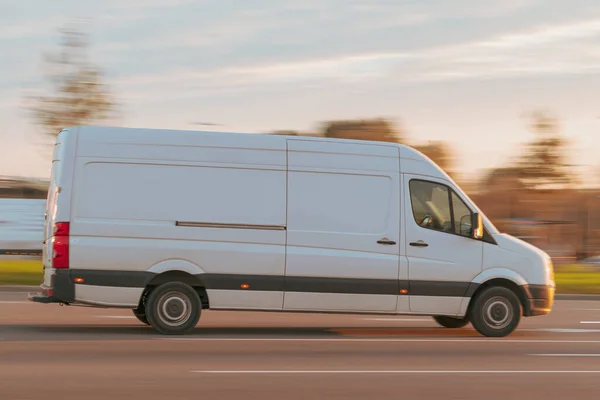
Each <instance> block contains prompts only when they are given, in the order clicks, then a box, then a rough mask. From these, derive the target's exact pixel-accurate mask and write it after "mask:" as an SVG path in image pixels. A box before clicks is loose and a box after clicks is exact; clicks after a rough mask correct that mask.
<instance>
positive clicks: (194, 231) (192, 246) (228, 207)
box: [70, 130, 287, 309]
mask: <svg viewBox="0 0 600 400" xmlns="http://www.w3.org/2000/svg"><path fill="white" fill-rule="evenodd" d="M118 134H119V133H118V132H113V131H112V130H107V131H105V132H102V131H101V130H96V131H92V132H87V135H82V143H81V146H80V147H79V149H78V150H79V151H78V157H77V168H76V175H75V188H76V192H75V195H74V198H73V210H72V220H71V238H72V239H71V240H72V244H71V255H70V257H71V273H72V274H77V273H79V274H80V275H81V276H82V278H84V281H85V284H84V285H78V286H77V287H76V298H77V300H78V301H81V302H90V303H93V304H113V305H121V306H135V305H137V304H138V302H139V299H140V296H141V294H142V292H143V289H144V287H145V285H146V284H147V283H148V282H149V281H150V280H151V279H152V278H153V276H155V273H153V272H151V270H153V269H156V267H154V266H156V265H161V264H162V265H178V264H182V265H183V264H184V265H195V266H197V267H198V271H203V272H204V273H205V274H200V275H197V277H198V279H199V282H203V283H205V284H206V289H207V293H208V296H209V299H210V306H211V308H216V309H218V308H237V307H239V308H271V309H281V308H282V306H283V289H282V288H277V287H271V288H269V289H270V290H264V291H261V290H252V289H254V288H252V287H251V288H250V290H247V291H241V290H240V288H239V285H238V287H237V288H232V286H231V282H232V281H231V280H228V279H227V277H236V276H243V275H246V274H252V275H258V276H268V277H270V278H272V277H279V278H280V280H281V281H282V280H283V275H284V267H285V240H286V238H285V223H286V180H287V177H286V152H285V142H277V141H264V142H261V141H260V140H258V141H257V140H256V139H255V140H254V141H253V142H252V143H251V144H252V145H248V144H244V141H247V139H246V138H241V139H240V140H233V139H232V138H231V137H229V136H228V135H224V136H221V137H219V135H212V134H207V135H203V134H196V135H195V136H189V134H188V133H187V132H183V133H180V134H178V133H177V132H173V135H175V136H174V137H172V138H171V140H170V141H165V139H164V137H163V136H162V135H165V133H162V135H158V134H157V133H156V132H154V131H151V130H150V131H146V132H145V133H143V134H141V133H138V132H137V131H136V130H123V131H121V132H120V134H121V136H119V137H116V136H118ZM178 135H179V136H178ZM240 136H244V135H240ZM248 136H251V135H248ZM183 139H185V145H184V144H181V145H176V144H177V143H178V142H183V141H184V140H183ZM261 143H262V144H261ZM244 145H245V146H246V147H245V148H240V146H244ZM173 260H180V261H181V263H177V262H172V261H173ZM167 261H169V262H168V263H167ZM188 269H189V268H188ZM163 270H164V268H163V269H161V271H162V272H165V271H163ZM107 272H108V273H107ZM107 280H108V282H107ZM83 286H85V287H83ZM92 287H96V288H98V289H97V290H96V288H92ZM100 288H101V289H100ZM229 292H233V293H235V296H233V297H231V296H228V295H227V294H228V293H229ZM117 300H118V301H117ZM117 303H118V304H117Z"/></svg>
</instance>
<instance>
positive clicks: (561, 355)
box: [527, 354, 600, 357]
mask: <svg viewBox="0 0 600 400" xmlns="http://www.w3.org/2000/svg"><path fill="white" fill-rule="evenodd" d="M527 355H528V356H536V357H600V354H527Z"/></svg>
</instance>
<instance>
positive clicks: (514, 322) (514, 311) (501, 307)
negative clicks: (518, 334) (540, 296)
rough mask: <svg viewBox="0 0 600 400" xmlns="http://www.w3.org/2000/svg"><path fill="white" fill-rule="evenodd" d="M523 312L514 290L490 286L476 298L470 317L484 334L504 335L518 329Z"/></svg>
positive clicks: (492, 335)
mask: <svg viewBox="0 0 600 400" xmlns="http://www.w3.org/2000/svg"><path fill="white" fill-rule="evenodd" d="M521 314H522V310H521V303H520V301H519V298H518V297H517V295H516V294H515V293H514V292H513V291H512V290H510V289H507V288H504V287H490V288H487V289H485V290H484V291H482V292H481V293H480V294H479V295H478V296H477V297H476V298H475V299H474V303H473V306H472V307H471V312H470V316H471V318H470V319H471V323H472V324H473V327H474V328H475V329H476V330H477V331H478V332H479V333H481V334H482V335H484V336H488V337H504V336H508V335H510V334H511V333H512V332H513V331H514V330H515V329H517V326H518V325H519V322H520V321H521Z"/></svg>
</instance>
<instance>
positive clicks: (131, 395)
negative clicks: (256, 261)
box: [0, 293, 600, 400]
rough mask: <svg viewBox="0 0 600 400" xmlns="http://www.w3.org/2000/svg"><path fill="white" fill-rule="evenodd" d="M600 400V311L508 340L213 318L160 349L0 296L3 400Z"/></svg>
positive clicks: (134, 333)
mask: <svg viewBox="0 0 600 400" xmlns="http://www.w3.org/2000/svg"><path fill="white" fill-rule="evenodd" d="M599 389H600V302H599V301H558V302H557V303H556V307H555V310H554V312H553V313H552V314H551V315H550V316H547V317H538V318H532V319H524V320H523V322H522V324H521V326H520V327H519V330H518V331H517V332H515V333H514V334H513V335H512V336H510V337H508V338H503V339H488V338H484V337H482V336H480V335H479V334H477V332H475V331H474V330H473V329H472V328H471V327H470V326H468V327H466V328H463V329H459V330H449V329H444V328H438V327H437V326H436V325H435V323H434V322H433V321H432V320H431V319H430V318H423V317H405V316H399V317H388V316H381V317H377V316H360V315H311V314H280V313H252V312H246V313H241V312H214V311H213V312H204V313H203V316H202V318H201V321H200V324H199V325H198V328H197V330H196V331H195V332H194V333H193V334H192V335H189V336H185V337H175V338H174V337H161V336H160V335H157V334H156V333H155V332H154V331H153V330H152V329H151V328H148V327H145V326H143V325H142V324H141V323H139V322H138V321H137V320H136V319H134V318H133V317H132V314H131V313H130V311H128V310H109V309H92V308H75V307H59V306H56V305H41V304H40V305H38V304H32V303H28V302H27V301H25V295H24V294H20V293H0V399H2V400H21V399H36V400H37V399H40V398H45V399H61V400H69V399H78V400H81V399H84V398H85V399H90V400H91V399H102V400H107V399H110V400H113V399H125V398H127V399H138V398H139V399H144V400H148V399H173V400H175V399H242V398H249V399H306V400H308V399H324V398H327V399H345V400H347V399H365V398H368V399H372V400H379V399H402V398H405V399H417V398H418V399H430V398H431V399H433V398H436V399H440V398H441V399H475V398H482V397H483V398H486V400H489V399H509V398H510V396H515V395H517V396H518V397H517V398H526V399H528V400H533V399H544V400H547V399H549V398H550V399H567V398H568V399H579V398H582V399H583V398H596V397H597V395H598V390H599Z"/></svg>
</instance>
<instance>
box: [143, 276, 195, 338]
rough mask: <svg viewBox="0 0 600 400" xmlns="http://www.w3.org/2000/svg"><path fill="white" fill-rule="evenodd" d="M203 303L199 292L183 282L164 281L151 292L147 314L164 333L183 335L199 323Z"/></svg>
mask: <svg viewBox="0 0 600 400" xmlns="http://www.w3.org/2000/svg"><path fill="white" fill-rule="evenodd" d="M201 312H202V303H201V301H200V296H198V293H197V292H196V291H195V290H194V288H192V287H191V286H189V285H186V284H185V283H181V282H168V283H164V284H162V285H160V286H158V287H157V288H155V289H154V290H152V292H150V295H149V296H148V301H147V303H146V316H147V318H148V321H149V322H150V325H151V326H152V327H153V328H154V329H155V330H156V331H157V332H159V333H161V334H163V335H183V334H185V333H188V332H190V331H191V330H192V329H194V328H195V327H196V324H198V320H199V319H200V313H201Z"/></svg>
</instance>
